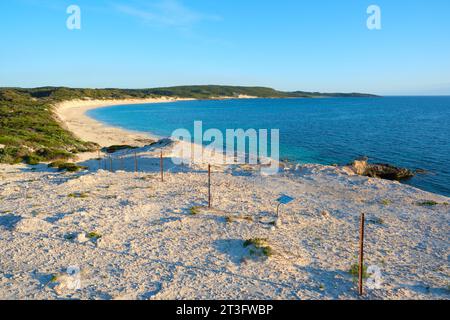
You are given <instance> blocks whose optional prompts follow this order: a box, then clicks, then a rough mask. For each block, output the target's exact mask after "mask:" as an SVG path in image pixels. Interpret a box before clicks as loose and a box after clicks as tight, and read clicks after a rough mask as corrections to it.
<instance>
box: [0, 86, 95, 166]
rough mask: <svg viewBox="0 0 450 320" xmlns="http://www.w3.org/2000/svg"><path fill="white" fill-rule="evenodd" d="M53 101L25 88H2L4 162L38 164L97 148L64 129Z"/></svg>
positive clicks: (0, 126)
mask: <svg viewBox="0 0 450 320" xmlns="http://www.w3.org/2000/svg"><path fill="white" fill-rule="evenodd" d="M51 104H52V101H51V100H45V99H37V98H34V97H33V96H32V95H31V94H30V93H28V92H26V91H23V90H18V89H0V144H1V145H4V147H2V148H1V149H0V163H11V164H13V163H19V162H25V163H28V164H32V165H35V164H38V163H39V162H44V161H52V160H58V159H68V158H70V157H71V156H73V155H74V154H75V153H78V152H84V151H91V150H94V149H95V148H96V145H95V144H94V143H89V142H83V141H80V140H78V139H77V138H75V137H74V136H73V135H72V134H71V133H70V132H68V131H67V130H65V129H63V128H62V127H61V126H60V124H59V123H58V121H57V120H56V119H55V117H54V115H53V112H52V108H51Z"/></svg>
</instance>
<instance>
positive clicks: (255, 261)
mask: <svg viewBox="0 0 450 320" xmlns="http://www.w3.org/2000/svg"><path fill="white" fill-rule="evenodd" d="M172 101H174V100H171V99H167V98H162V99H150V100H145V101H143V100H121V101H71V102H66V103H63V104H61V105H58V106H57V107H56V109H55V111H56V114H57V116H58V117H59V118H60V119H61V121H62V122H63V123H64V125H65V126H66V127H67V128H68V129H69V130H70V131H72V132H73V133H74V134H75V135H77V136H78V137H80V138H81V139H83V140H87V141H93V142H97V143H98V144H100V145H101V146H110V145H114V144H129V145H137V146H139V147H140V148H139V149H136V150H133V153H130V152H127V151H122V152H119V153H117V154H113V155H112V158H111V159H109V158H104V159H103V160H100V161H99V160H97V159H94V158H96V157H97V154H95V156H94V155H92V154H90V155H89V154H85V155H80V158H79V161H80V163H81V164H83V165H85V166H87V167H88V168H89V169H88V170H85V171H82V172H78V173H62V172H58V171H56V170H55V169H50V168H47V166H46V165H38V166H34V167H32V166H26V165H15V166H12V165H0V177H1V179H0V199H1V202H0V256H1V261H0V299H61V298H65V299H106V300H109V299H145V300H146V299H297V300H298V299H360V298H362V299H448V298H449V297H450V268H449V264H448V257H449V253H450V252H449V243H448V239H449V225H450V205H449V203H450V199H449V198H447V197H444V196H440V195H436V194H432V193H428V192H425V191H422V190H419V189H416V188H413V187H411V186H408V185H404V184H400V183H398V182H395V181H388V180H381V179H374V178H368V177H362V176H358V175H356V174H354V173H353V172H352V171H351V170H350V169H349V168H346V167H332V166H322V165H315V164H310V165H301V166H300V165H293V164H292V165H284V166H283V168H282V169H283V170H282V171H281V172H280V174H278V175H274V176H261V175H260V173H259V171H258V168H257V167H250V166H239V165H228V166H218V165H215V166H213V172H212V203H213V206H212V208H211V209H209V208H208V207H207V199H208V191H207V190H208V189H207V181H208V180H207V179H208V177H207V173H206V171H205V167H204V166H176V165H174V164H173V163H171V160H170V156H171V146H170V145H168V146H166V145H165V144H164V143H156V144H153V145H149V144H148V142H149V140H157V137H155V136H151V135H147V134H143V133H138V132H130V131H126V130H122V129H118V128H111V127H108V126H105V125H103V124H101V123H99V122H97V121H95V120H93V119H91V118H89V117H87V116H86V115H85V112H86V111H87V110H89V109H92V108H97V107H102V106H109V105H121V104H131V103H153V102H155V103H156V102H172ZM160 150H163V152H164V157H165V159H164V168H165V174H164V182H162V181H161V180H160V173H159V168H160V167H159V161H160V160H159V152H160ZM134 151H136V154H137V157H138V160H137V161H138V172H134V171H135V158H134ZM111 165H112V167H111ZM280 194H287V195H290V196H292V197H293V198H294V201H293V202H292V203H290V204H289V205H286V206H282V207H281V215H280V217H279V218H278V219H277V217H276V216H275V210H276V206H277V202H276V199H277V198H278V197H279V196H280ZM430 201H434V202H435V204H433V205H429V202H430ZM362 212H364V213H365V215H366V220H367V221H366V245H365V256H366V265H367V266H372V267H373V268H372V269H374V268H375V269H377V270H379V271H380V275H381V278H380V280H379V283H378V282H377V283H378V284H379V285H378V286H377V288H370V287H368V283H369V282H370V281H371V280H373V278H370V279H371V280H368V281H369V282H367V283H366V287H365V294H364V296H363V297H359V296H358V293H357V290H356V287H357V282H356V279H355V277H354V275H352V274H351V273H350V272H349V270H350V269H351V268H352V266H353V265H354V264H355V263H356V262H357V255H358V237H359V229H358V228H359V217H360V214H361V213H362ZM256 238H257V239H264V241H262V242H263V243H264V247H265V248H269V249H270V250H269V252H270V254H260V252H259V251H258V249H259V248H258V247H257V246H253V245H250V246H248V245H247V244H246V243H245V241H246V240H249V239H256ZM73 270H75V272H72V271H73ZM377 281H378V280H377Z"/></svg>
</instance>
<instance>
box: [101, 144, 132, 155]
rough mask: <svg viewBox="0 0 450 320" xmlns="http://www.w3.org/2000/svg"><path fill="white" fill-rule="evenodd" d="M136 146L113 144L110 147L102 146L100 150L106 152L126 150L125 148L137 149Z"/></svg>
mask: <svg viewBox="0 0 450 320" xmlns="http://www.w3.org/2000/svg"><path fill="white" fill-rule="evenodd" d="M137 148H138V147H136V146H129V145H113V146H110V147H106V148H103V149H102V151H104V152H107V153H114V152H117V151H120V150H126V149H137Z"/></svg>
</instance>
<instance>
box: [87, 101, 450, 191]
mask: <svg viewBox="0 0 450 320" xmlns="http://www.w3.org/2000/svg"><path fill="white" fill-rule="evenodd" d="M88 115H89V116H90V117H92V118H94V119H96V120H99V121H101V122H103V123H106V124H109V125H113V126H117V127H121V128H125V129H129V130H137V131H144V132H150V133H153V134H156V135H158V136H170V135H171V133H172V132H173V131H174V130H176V129H179V128H185V129H188V130H190V131H191V132H193V126H194V121H202V122H203V128H204V130H206V129H209V128H217V129H219V130H221V131H222V132H223V133H224V135H225V130H226V129H238V128H242V129H245V130H246V129H249V128H254V129H279V130H280V158H281V159H285V160H289V161H292V162H298V163H320V164H346V163H349V162H351V161H352V160H354V159H355V158H357V157H359V156H367V157H369V161H370V162H382V163H389V164H393V165H396V166H401V167H406V168H409V169H412V170H415V169H423V170H426V173H425V174H418V175H416V176H415V177H414V178H412V179H410V180H407V181H404V183H406V184H409V185H412V186H415V187H418V188H420V189H423V190H427V191H430V192H434V193H438V194H442V195H446V196H450V185H449V183H450V97H381V98H323V99H322V98H317V99H302V98H299V99H233V100H199V101H182V102H174V103H159V104H144V105H130V106H127V107H126V108H124V107H123V106H112V107H106V108H99V109H94V110H90V111H89V112H88Z"/></svg>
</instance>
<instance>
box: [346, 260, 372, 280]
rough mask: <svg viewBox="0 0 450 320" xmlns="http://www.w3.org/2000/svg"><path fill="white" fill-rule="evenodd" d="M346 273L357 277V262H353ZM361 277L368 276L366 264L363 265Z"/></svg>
mask: <svg viewBox="0 0 450 320" xmlns="http://www.w3.org/2000/svg"><path fill="white" fill-rule="evenodd" d="M348 273H350V274H351V275H352V276H353V277H354V278H358V277H359V264H358V263H354V264H353V265H352V266H351V267H350V270H349V271H348ZM362 273H363V279H367V278H368V277H369V275H368V274H367V266H366V265H363V270H362Z"/></svg>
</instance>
